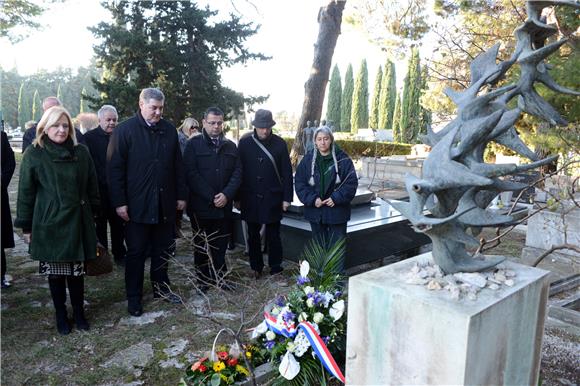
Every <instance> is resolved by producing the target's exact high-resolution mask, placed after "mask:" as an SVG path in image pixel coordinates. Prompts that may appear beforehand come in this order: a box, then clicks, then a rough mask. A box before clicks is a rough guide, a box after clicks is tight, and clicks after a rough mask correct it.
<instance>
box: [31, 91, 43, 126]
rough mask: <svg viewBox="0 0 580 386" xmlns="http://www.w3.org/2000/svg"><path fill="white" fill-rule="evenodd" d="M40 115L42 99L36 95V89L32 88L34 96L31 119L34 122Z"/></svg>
mask: <svg viewBox="0 0 580 386" xmlns="http://www.w3.org/2000/svg"><path fill="white" fill-rule="evenodd" d="M41 117H42V101H41V100H40V96H39V95H38V90H34V96H33V97H32V119H33V120H34V121H36V122H38V121H39V120H40V118H41Z"/></svg>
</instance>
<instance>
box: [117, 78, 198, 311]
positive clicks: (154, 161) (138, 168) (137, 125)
mask: <svg viewBox="0 0 580 386" xmlns="http://www.w3.org/2000/svg"><path fill="white" fill-rule="evenodd" d="M164 103H165V96H164V95H163V93H162V92H161V90H159V89H156V88H146V89H143V90H142V91H141V94H140V95H139V110H138V111H137V113H136V114H135V116H134V117H132V118H129V119H127V120H126V121H124V122H122V123H121V124H120V125H119V126H118V127H117V128H116V129H115V131H114V132H113V136H112V137H111V142H110V143H109V148H108V150H107V151H108V153H107V176H108V182H109V197H110V199H111V205H112V206H113V207H114V208H115V210H116V213H117V215H118V216H119V217H120V218H121V219H123V220H124V221H125V238H126V242H127V254H126V256H125V288H126V291H127V303H128V307H127V308H128V311H129V314H130V315H133V316H140V315H141V314H142V313H143V307H142V304H141V300H142V297H143V276H144V269H145V259H146V257H148V256H151V273H150V277H151V284H152V285H153V296H154V297H155V298H163V299H164V300H166V301H168V302H170V303H180V302H181V299H180V298H179V297H178V296H177V295H175V294H174V293H173V292H172V291H171V289H170V287H169V277H168V275H167V266H168V257H169V255H168V253H166V252H165V251H168V250H170V247H171V244H172V242H173V233H174V224H175V214H176V209H179V210H183V209H185V198H186V194H187V191H186V189H185V181H184V176H183V166H182V161H181V151H180V149H179V141H178V139H177V130H176V129H175V126H173V125H172V124H171V123H169V122H168V121H166V120H165V119H163V118H162V114H163V106H164Z"/></svg>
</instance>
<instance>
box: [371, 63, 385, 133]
mask: <svg viewBox="0 0 580 386" xmlns="http://www.w3.org/2000/svg"><path fill="white" fill-rule="evenodd" d="M382 79H383V68H382V67H381V66H380V65H379V69H378V70H377V76H375V88H374V90H373V99H372V100H371V111H370V113H369V127H370V128H371V129H378V128H379V104H380V100H381V84H382Z"/></svg>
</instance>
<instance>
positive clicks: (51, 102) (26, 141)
mask: <svg viewBox="0 0 580 386" xmlns="http://www.w3.org/2000/svg"><path fill="white" fill-rule="evenodd" d="M53 106H62V103H61V102H60V100H59V99H58V98H57V97H55V96H49V97H46V98H44V100H43V101H42V111H46V110H48V109H49V108H51V107H53ZM75 133H76V137H77V142H78V143H82V144H83V145H86V142H85V138H84V136H83V133H81V131H80V130H79V129H76V128H75ZM35 138H36V125H34V126H32V127H31V128H29V129H26V131H25V132H24V135H23V136H22V153H24V150H26V148H27V147H28V146H30V145H32V142H33V141H34V139H35Z"/></svg>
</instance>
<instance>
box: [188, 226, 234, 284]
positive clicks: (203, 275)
mask: <svg viewBox="0 0 580 386" xmlns="http://www.w3.org/2000/svg"><path fill="white" fill-rule="evenodd" d="M230 227H231V221H230V219H201V218H198V217H194V218H192V219H191V228H192V230H193V243H194V247H193V248H194V252H193V257H194V262H195V268H196V270H197V274H198V282H199V284H200V285H208V284H215V283H216V282H217V277H216V275H220V274H223V273H225V272H226V271H227V267H226V249H227V246H228V241H229V237H230Z"/></svg>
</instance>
